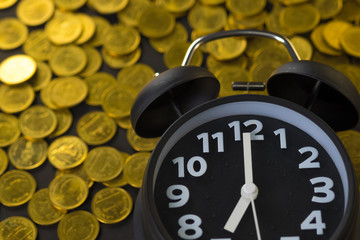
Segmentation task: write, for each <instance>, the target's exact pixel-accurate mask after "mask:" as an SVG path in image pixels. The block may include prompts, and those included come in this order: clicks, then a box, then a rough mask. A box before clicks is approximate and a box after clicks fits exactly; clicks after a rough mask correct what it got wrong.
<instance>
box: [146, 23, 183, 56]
mask: <svg viewBox="0 0 360 240" xmlns="http://www.w3.org/2000/svg"><path fill="white" fill-rule="evenodd" d="M187 40H188V32H187V30H186V28H185V27H184V25H182V24H181V23H178V22H177V23H176V25H175V28H174V30H173V31H172V32H171V33H170V34H169V35H167V36H165V37H161V38H151V39H149V43H150V45H151V46H152V47H153V48H154V49H155V50H156V51H158V52H160V53H164V52H165V51H166V49H167V48H168V47H169V46H170V45H171V44H173V43H175V42H186V41H187Z"/></svg>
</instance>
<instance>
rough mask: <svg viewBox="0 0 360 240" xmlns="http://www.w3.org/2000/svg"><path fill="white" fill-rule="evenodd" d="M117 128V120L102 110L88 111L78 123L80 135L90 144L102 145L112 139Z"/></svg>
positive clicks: (77, 128) (77, 127)
mask: <svg viewBox="0 0 360 240" xmlns="http://www.w3.org/2000/svg"><path fill="white" fill-rule="evenodd" d="M116 130H117V126H116V123H115V120H114V119H112V118H110V117H108V116H107V115H106V114H105V113H104V112H102V111H91V112H87V113H85V114H84V115H82V116H81V117H80V119H79V120H78V122H77V125H76V132H77V134H78V136H79V137H80V138H81V139H82V140H84V142H86V143H87V144H89V145H101V144H104V143H107V142H108V141H110V140H111V139H112V138H113V137H114V135H115V133H116Z"/></svg>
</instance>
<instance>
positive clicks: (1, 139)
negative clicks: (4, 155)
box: [0, 113, 21, 147]
mask: <svg viewBox="0 0 360 240" xmlns="http://www.w3.org/2000/svg"><path fill="white" fill-rule="evenodd" d="M20 134H21V132H20V129H19V120H18V118H17V117H16V116H13V115H10V114H5V113H0V147H6V146H9V145H10V144H12V143H13V142H15V141H16V140H17V139H18V138H19V137H20Z"/></svg>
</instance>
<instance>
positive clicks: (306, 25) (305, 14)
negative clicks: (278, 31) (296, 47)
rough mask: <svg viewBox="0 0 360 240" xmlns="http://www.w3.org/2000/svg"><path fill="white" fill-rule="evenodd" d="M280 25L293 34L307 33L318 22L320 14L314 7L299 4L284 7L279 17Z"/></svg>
mask: <svg viewBox="0 0 360 240" xmlns="http://www.w3.org/2000/svg"><path fill="white" fill-rule="evenodd" d="M279 21H280V25H281V26H282V27H283V28H285V29H286V30H287V31H289V32H292V33H293V34H301V33H307V32H310V31H311V30H313V29H314V28H315V27H316V26H317V25H318V24H319V22H320V13H319V11H318V10H317V8H315V7H314V5H311V4H300V5H294V6H290V7H286V8H284V9H282V10H281V12H280V15H279Z"/></svg>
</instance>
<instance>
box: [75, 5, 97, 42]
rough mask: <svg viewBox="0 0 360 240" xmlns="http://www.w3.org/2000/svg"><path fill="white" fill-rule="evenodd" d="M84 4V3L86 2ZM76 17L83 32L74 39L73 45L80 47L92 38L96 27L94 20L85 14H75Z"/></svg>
mask: <svg viewBox="0 0 360 240" xmlns="http://www.w3.org/2000/svg"><path fill="white" fill-rule="evenodd" d="M84 2H86V0H85V1H84ZM76 17H77V18H78V19H79V20H80V22H81V24H82V29H83V30H82V32H81V35H80V37H79V38H78V39H76V41H75V44H77V45H81V44H84V43H86V42H87V41H89V40H90V39H91V38H92V37H93V36H94V34H95V29H96V25H95V22H94V20H93V19H92V18H91V17H90V16H89V15H87V14H85V13H76Z"/></svg>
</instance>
